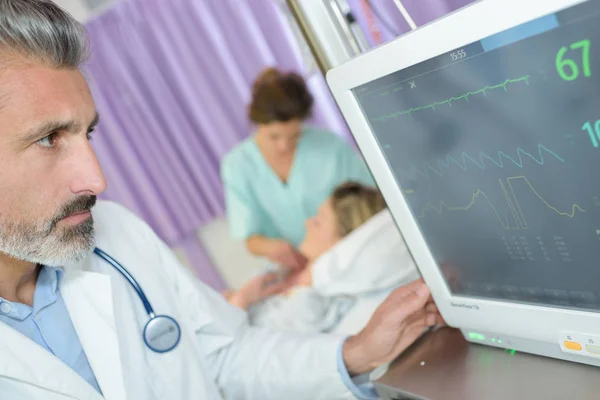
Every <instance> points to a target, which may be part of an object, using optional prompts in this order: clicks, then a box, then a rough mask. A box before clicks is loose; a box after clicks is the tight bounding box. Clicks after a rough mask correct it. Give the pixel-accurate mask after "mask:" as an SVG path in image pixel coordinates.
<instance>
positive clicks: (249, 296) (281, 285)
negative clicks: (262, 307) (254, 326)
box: [224, 272, 291, 310]
mask: <svg viewBox="0 0 600 400" xmlns="http://www.w3.org/2000/svg"><path fill="white" fill-rule="evenodd" d="M290 285H291V283H290V282H289V281H288V280H286V279H285V278H283V279H282V276H281V275H280V274H278V273H274V272H273V273H267V274H264V275H259V276H256V277H254V278H252V279H251V280H249V281H248V282H247V283H246V284H245V285H244V286H242V287H241V288H240V289H239V290H237V291H234V292H228V293H224V296H225V298H226V299H227V301H228V302H229V303H231V304H233V305H234V306H237V307H240V308H243V309H244V310H246V309H248V308H249V307H250V306H252V305H253V304H255V303H258V302H259V301H261V300H264V299H266V298H267V297H270V296H274V295H276V294H280V293H283V292H285V291H286V290H288V289H289V288H290Z"/></svg>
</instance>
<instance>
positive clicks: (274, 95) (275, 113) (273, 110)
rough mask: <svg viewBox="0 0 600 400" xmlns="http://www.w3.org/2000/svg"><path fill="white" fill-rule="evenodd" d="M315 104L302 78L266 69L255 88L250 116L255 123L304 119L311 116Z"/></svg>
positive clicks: (257, 80)
mask: <svg viewBox="0 0 600 400" xmlns="http://www.w3.org/2000/svg"><path fill="white" fill-rule="evenodd" d="M313 101H314V100H313V96H312V95H311V94H310V92H309V90H308V88H307V87H306V82H305V81H304V78H302V76H300V75H298V74H297V73H295V72H281V71H279V70H278V69H276V68H267V69H265V70H264V71H263V72H262V73H261V74H260V75H259V76H258V78H257V79H256V81H255V82H254V86H253V87H252V101H251V103H250V107H249V112H248V114H249V115H248V116H249V117H250V120H251V121H252V122H253V123H255V124H269V123H271V122H288V121H291V120H294V119H299V120H304V119H306V118H308V117H310V114H311V111H312V105H313Z"/></svg>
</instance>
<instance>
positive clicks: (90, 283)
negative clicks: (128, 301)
mask: <svg viewBox="0 0 600 400" xmlns="http://www.w3.org/2000/svg"><path fill="white" fill-rule="evenodd" d="M88 262H90V263H97V262H98V261H97V260H95V259H94V258H92V259H89V258H88ZM60 290H61V294H62V296H63V299H64V301H65V304H66V306H67V309H68V310H69V315H70V317H71V321H72V322H73V326H74V327H75V330H76V331H77V335H78V336H79V340H80V342H81V345H82V347H83V349H84V351H85V354H86V356H87V358H88V361H89V363H90V365H91V367H92V370H93V372H94V375H95V376H96V380H97V381H98V384H99V385H100V389H101V390H102V394H103V395H104V398H105V399H107V400H125V399H126V397H127V394H126V390H125V382H124V380H123V373H122V364H121V358H120V353H119V340H118V336H117V330H116V327H115V320H114V314H113V301H112V299H113V297H112V290H111V282H110V276H108V275H105V274H102V273H98V272H87V271H83V270H81V269H79V268H76V267H75V268H66V269H65V275H64V279H62V281H61V288H60Z"/></svg>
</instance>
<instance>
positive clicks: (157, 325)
mask: <svg viewBox="0 0 600 400" xmlns="http://www.w3.org/2000/svg"><path fill="white" fill-rule="evenodd" d="M143 335H144V342H146V345H147V346H148V348H150V350H152V351H155V352H157V353H166V352H168V351H171V350H173V349H174V348H175V346H177V344H178V343H179V340H180V339H181V328H180V327H179V324H178V323H177V321H175V320H174V319H173V318H171V317H169V316H166V315H157V316H155V317H152V318H151V319H150V321H148V323H146V326H145V327H144V333H143Z"/></svg>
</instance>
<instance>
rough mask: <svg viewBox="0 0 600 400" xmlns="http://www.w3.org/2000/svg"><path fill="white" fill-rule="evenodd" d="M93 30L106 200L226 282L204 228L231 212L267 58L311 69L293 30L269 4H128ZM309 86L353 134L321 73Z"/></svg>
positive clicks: (322, 118) (188, 0)
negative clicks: (228, 199) (233, 155)
mask: <svg viewBox="0 0 600 400" xmlns="http://www.w3.org/2000/svg"><path fill="white" fill-rule="evenodd" d="M87 28H88V31H89V33H90V38H91V42H92V58H91V60H90V63H89V65H88V66H87V74H88V76H89V78H90V83H91V87H92V91H93V93H94V96H95V99H96V102H97V107H98V110H99V112H100V115H101V124H100V127H99V129H98V133H97V134H96V135H95V137H94V142H93V143H94V147H95V149H96V150H97V153H98V157H99V159H100V162H101V164H102V166H103V168H104V171H105V174H106V176H107V179H108V181H109V187H108V190H107V191H106V194H105V196H104V197H105V198H107V199H110V200H114V201H117V202H119V203H121V204H123V205H125V206H126V207H128V208H129V209H131V210H132V211H134V212H135V213H137V214H138V215H139V216H140V217H142V218H143V219H144V220H146V221H147V222H148V223H149V224H150V226H152V227H153V228H154V229H155V230H156V232H157V233H158V235H159V236H160V237H162V238H163V239H164V240H165V241H166V242H167V243H168V244H169V245H171V246H177V247H180V248H182V249H183V250H184V251H185V253H186V256H187V259H188V260H189V261H190V262H191V264H192V265H193V267H194V268H195V270H196V272H197V274H198V275H199V277H200V278H201V279H202V280H204V281H205V282H206V283H207V284H209V285H212V286H213V287H215V288H217V289H221V288H223V286H224V283H223V280H222V278H221V277H220V276H219V274H218V273H217V272H216V270H215V269H214V268H213V266H212V265H211V264H210V260H208V257H206V254H205V252H204V250H203V248H202V246H201V244H200V243H199V241H198V239H197V230H198V229H199V227H201V226H202V225H203V224H205V223H207V222H209V221H210V220H212V219H213V218H215V217H217V216H220V215H222V213H223V209H224V208H223V193H222V188H221V182H220V178H219V163H220V160H221V158H222V156H223V155H224V154H225V153H226V152H227V151H228V150H229V149H231V147H232V146H234V145H235V144H236V143H238V142H239V141H240V140H242V139H243V138H245V137H246V136H247V135H248V134H249V132H250V130H251V127H250V125H249V123H248V121H247V118H246V107H247V103H248V101H249V96H250V85H251V82H252V81H253V80H254V78H255V77H256V75H257V74H258V73H259V72H260V71H261V69H263V68H264V67H266V66H273V65H276V66H280V67H281V68H283V69H294V70H297V71H299V72H302V73H305V72H306V71H304V67H303V61H302V58H301V55H300V52H299V50H298V48H297V44H296V42H295V38H294V36H293V32H292V31H291V29H290V27H289V26H288V25H287V22H286V20H285V17H284V16H283V15H282V12H281V10H280V9H279V8H278V5H277V3H276V2H274V1H271V0H246V1H238V0H218V1H204V0H127V1H124V2H122V3H119V4H118V5H117V6H116V7H114V8H113V9H111V10H109V11H108V12H107V13H105V14H103V15H101V16H100V17H98V18H97V19H94V20H92V21H90V22H89V23H88V24H87ZM309 85H310V87H311V89H312V91H313V94H314V95H315V98H316V107H315V116H314V122H315V123H317V124H319V125H322V126H325V127H329V128H330V129H333V130H336V131H338V132H340V133H341V134H346V135H347V131H346V130H345V124H344V122H343V120H342V119H341V117H340V115H339V113H338V111H337V108H336V106H335V104H334V102H333V101H332V99H331V97H330V93H329V90H328V89H327V86H326V84H325V82H324V80H323V78H322V77H321V76H320V75H313V76H311V77H309Z"/></svg>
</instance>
